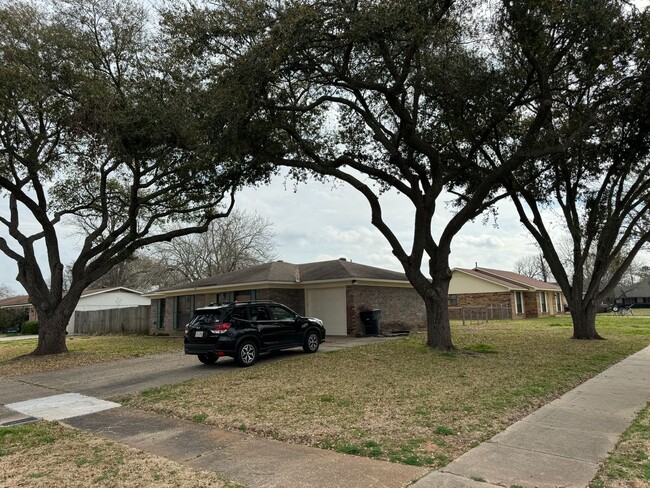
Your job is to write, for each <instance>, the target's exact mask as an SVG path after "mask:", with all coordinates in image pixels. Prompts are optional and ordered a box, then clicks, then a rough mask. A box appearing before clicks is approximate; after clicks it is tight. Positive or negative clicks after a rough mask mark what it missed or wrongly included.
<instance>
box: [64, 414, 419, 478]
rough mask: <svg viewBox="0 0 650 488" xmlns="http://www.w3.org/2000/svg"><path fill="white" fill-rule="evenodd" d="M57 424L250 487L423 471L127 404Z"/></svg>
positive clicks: (413, 475) (413, 474) (399, 475)
mask: <svg viewBox="0 0 650 488" xmlns="http://www.w3.org/2000/svg"><path fill="white" fill-rule="evenodd" d="M62 423H64V424H66V425H70V426H72V427H75V428H78V429H82V430H85V431H90V432H94V433H96V434H99V435H101V436H102V437H105V438H108V439H110V440H113V441H116V442H120V443H122V444H127V445H129V446H132V447H135V448H137V449H141V450H143V451H147V452H150V453H152V454H155V455H157V456H162V457H165V458H167V459H171V460H174V461H176V462H180V463H183V464H186V465H188V466H190V467H193V468H197V469H203V470H208V471H215V472H216V473H218V474H219V475H220V476H223V477H225V478H228V479H230V480H232V481H235V482H237V483H239V484H242V485H244V486H248V487H251V488H252V487H256V488H257V487H259V488H266V487H269V488H271V487H285V488H292V487H300V488H334V487H341V488H354V487H359V488H362V487H363V488H366V487H367V488H398V487H403V486H407V485H409V484H410V483H411V482H412V481H413V480H415V479H418V478H420V477H422V476H424V475H425V474H427V473H428V471H429V470H428V469H426V468H417V467H413V466H404V465H401V464H396V463H390V462H386V461H375V460H373V459H368V458H363V457H357V456H348V455H345V454H339V453H337V452H333V451H328V450H325V449H317V448H311V447H306V446H301V445H296V444H287V443H284V442H279V441H274V440H271V439H261V438H257V437H254V436H252V435H249V434H245V433H241V432H232V431H225V430H221V429H216V428H214V427H210V426H207V425H202V424H194V423H191V422H187V421H183V420H178V419H174V418H168V417H162V416H160V415H156V414H152V413H148V412H141V411H136V410H132V409H129V408H116V409H112V410H105V411H102V412H98V413H94V414H90V415H84V416H80V417H74V418H69V419H67V420H64V421H62Z"/></svg>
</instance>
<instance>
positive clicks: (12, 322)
mask: <svg viewBox="0 0 650 488" xmlns="http://www.w3.org/2000/svg"><path fill="white" fill-rule="evenodd" d="M24 320H25V313H24V311H23V310H16V309H11V308H3V309H0V332H4V331H6V330H7V329H13V328H14V327H17V326H18V325H20V324H22V323H23V322H24Z"/></svg>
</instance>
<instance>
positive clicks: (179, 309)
mask: <svg viewBox="0 0 650 488" xmlns="http://www.w3.org/2000/svg"><path fill="white" fill-rule="evenodd" d="M192 312H194V295H185V296H182V297H174V323H173V328H174V330H178V329H182V328H183V327H185V325H186V324H187V323H189V321H190V319H191V318H192Z"/></svg>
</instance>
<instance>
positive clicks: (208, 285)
mask: <svg viewBox="0 0 650 488" xmlns="http://www.w3.org/2000/svg"><path fill="white" fill-rule="evenodd" d="M147 296H149V297H150V298H151V300H152V303H151V306H152V310H151V312H152V318H153V320H152V322H153V323H152V328H151V333H152V334H171V335H182V334H183V333H184V329H185V324H187V322H188V321H189V320H190V318H191V315H192V312H193V310H194V309H195V308H199V307H203V306H206V305H209V304H211V303H229V302H233V301H237V300H239V301H244V300H273V301H276V302H280V303H283V304H285V305H287V306H288V307H290V308H291V309H293V310H294V311H296V312H297V313H299V314H301V315H306V316H312V317H318V318H320V319H321V320H323V322H324V323H325V327H326V329H327V333H328V335H334V336H336V335H351V336H355V335H363V334H364V333H365V326H364V324H363V323H362V322H361V319H360V317H359V312H361V311H363V310H375V309H380V310H381V311H382V317H381V320H380V327H381V331H382V332H388V331H395V330H409V329H411V328H413V327H423V326H424V325H425V323H426V318H425V311H424V303H423V302H422V299H421V298H420V296H419V295H418V294H417V292H416V291H415V290H414V289H413V287H412V286H411V284H410V283H409V281H408V280H407V279H406V276H405V275H404V274H403V273H399V272H396V271H390V270H386V269H382V268H375V267H372V266H366V265H363V264H358V263H353V262H351V261H348V260H346V259H345V258H341V259H337V260H332V261H322V262H316V263H305V264H292V263H287V262H284V261H274V262H270V263H266V264H261V265H258V266H254V267H251V268H247V269H242V270H238V271H233V272H230V273H225V274H221V275H218V276H213V277H210V278H205V279H202V280H198V281H194V282H191V283H183V284H180V285H176V286H173V287H170V288H166V289H162V290H158V291H156V292H152V293H149V294H147Z"/></svg>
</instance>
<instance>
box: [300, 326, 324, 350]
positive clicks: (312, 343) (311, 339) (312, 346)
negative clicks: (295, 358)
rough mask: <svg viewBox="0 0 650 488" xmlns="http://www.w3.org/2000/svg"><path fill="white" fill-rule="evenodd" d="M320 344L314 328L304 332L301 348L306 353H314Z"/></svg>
mask: <svg viewBox="0 0 650 488" xmlns="http://www.w3.org/2000/svg"><path fill="white" fill-rule="evenodd" d="M319 346H320V336H319V335H318V332H316V331H315V330H308V331H307V334H305V341H304V342H303V344H302V350H303V351H305V352H306V353H310V354H311V353H314V352H316V351H318V347H319Z"/></svg>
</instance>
